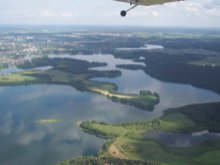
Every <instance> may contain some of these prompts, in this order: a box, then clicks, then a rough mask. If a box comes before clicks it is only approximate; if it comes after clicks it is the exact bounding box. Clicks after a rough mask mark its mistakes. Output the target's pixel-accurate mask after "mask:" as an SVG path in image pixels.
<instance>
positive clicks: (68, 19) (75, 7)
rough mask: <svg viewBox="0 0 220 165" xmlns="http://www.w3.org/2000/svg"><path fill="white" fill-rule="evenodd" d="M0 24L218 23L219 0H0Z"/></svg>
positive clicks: (219, 14) (208, 25)
mask: <svg viewBox="0 0 220 165" xmlns="http://www.w3.org/2000/svg"><path fill="white" fill-rule="evenodd" d="M0 4H1V5H0V24H80V25H82V24H83V25H84V24H94V25H145V26H180V27H183V26H184V27H185V26H186V27H220V0H186V1H184V2H174V3H168V4H164V5H155V6H148V7H143V6H138V7H137V8H135V9H134V10H132V11H131V12H130V13H128V15H127V17H126V18H121V17H120V14H119V13H120V11H121V10H123V9H128V8H129V7H130V6H129V4H127V3H122V2H117V1H114V0H7V1H6V0H0Z"/></svg>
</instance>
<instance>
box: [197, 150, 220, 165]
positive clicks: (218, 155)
mask: <svg viewBox="0 0 220 165" xmlns="http://www.w3.org/2000/svg"><path fill="white" fill-rule="evenodd" d="M195 160H196V161H198V162H201V163H206V164H210V165H219V164H220V150H218V151H212V152H207V153H205V154H202V155H200V156H199V157H196V158H195Z"/></svg>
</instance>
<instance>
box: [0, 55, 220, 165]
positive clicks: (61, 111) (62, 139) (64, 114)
mask: <svg viewBox="0 0 220 165" xmlns="http://www.w3.org/2000/svg"><path fill="white" fill-rule="evenodd" d="M66 58H67V57H66ZM71 58H72V57H71ZM74 58H81V59H82V58H83V59H87V60H89V61H100V62H108V66H107V67H104V68H103V67H99V68H93V69H106V70H108V69H117V68H116V67H115V64H123V63H133V62H132V61H131V60H125V61H124V60H121V59H114V57H113V56H111V55H93V56H83V55H77V56H74ZM107 59H108V60H107ZM142 65H143V64H142ZM121 71H122V76H121V77H118V78H115V79H100V78H96V79H98V80H106V81H111V82H115V83H116V84H118V86H119V90H120V91H123V92H129V93H136V92H139V90H141V89H149V90H151V91H155V92H158V93H159V95H160V97H161V103H160V104H159V105H158V106H157V107H156V109H155V110H154V111H153V112H146V111H141V110H138V109H136V108H134V107H131V106H127V105H122V104H120V103H114V102H112V101H110V100H108V99H107V98H105V97H103V96H99V95H97V94H92V93H88V92H78V91H76V90H75V89H74V88H72V87H69V86H59V85H30V86H18V87H0V100H1V101H0V146H1V150H0V164H4V165H9V164H13V165H14V164H33V165H34V164H36V165H37V164H42V165H44V164H45V165H50V164H55V163H56V162H57V161H61V160H65V159H71V158H73V157H76V156H79V155H91V154H95V153H97V152H98V151H99V150H100V148H101V146H102V144H103V143H104V142H105V140H103V139H99V138H97V137H95V136H92V135H89V134H86V133H83V132H82V131H81V130H80V129H79V128H77V126H76V123H77V122H78V121H81V120H93V119H94V120H99V121H106V122H110V123H117V122H122V121H137V120H145V119H152V118H155V117H158V116H161V115H162V110H163V109H165V108H167V107H173V106H175V107H176V106H181V105H187V104H191V103H201V102H211V101H219V100H220V96H219V95H218V94H215V93H213V92H211V91H207V90H202V89H199V88H195V87H193V86H191V85H181V84H175V83H164V82H162V81H159V80H156V79H154V78H152V77H150V76H148V75H146V74H145V73H144V72H142V71H128V70H123V69H122V70H121ZM42 119H57V120H60V122H59V123H55V124H47V125H45V124H39V123H37V122H36V121H37V120H42Z"/></svg>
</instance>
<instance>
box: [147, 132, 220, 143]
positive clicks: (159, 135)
mask: <svg viewBox="0 0 220 165" xmlns="http://www.w3.org/2000/svg"><path fill="white" fill-rule="evenodd" d="M194 134H195V133H193V134H183V133H171V132H162V131H151V132H148V133H146V134H145V137H147V138H155V139H158V140H160V141H161V142H163V143H165V144H169V145H174V146H177V147H190V146H194V145H198V144H201V143H202V142H204V141H206V140H210V139H219V138H220V134H219V133H210V132H208V131H205V133H201V134H198V133H197V134H198V135H196V136H195V135H194Z"/></svg>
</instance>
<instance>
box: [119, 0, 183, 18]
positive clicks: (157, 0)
mask: <svg viewBox="0 0 220 165" xmlns="http://www.w3.org/2000/svg"><path fill="white" fill-rule="evenodd" d="M115 1H119V2H126V3H130V5H133V6H132V7H131V8H129V9H128V10H126V11H125V10H122V11H121V16H122V17H124V16H126V14H127V12H128V11H129V10H131V9H133V8H135V7H137V6H138V5H142V6H151V5H158V4H164V3H168V2H175V1H184V0H115Z"/></svg>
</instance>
